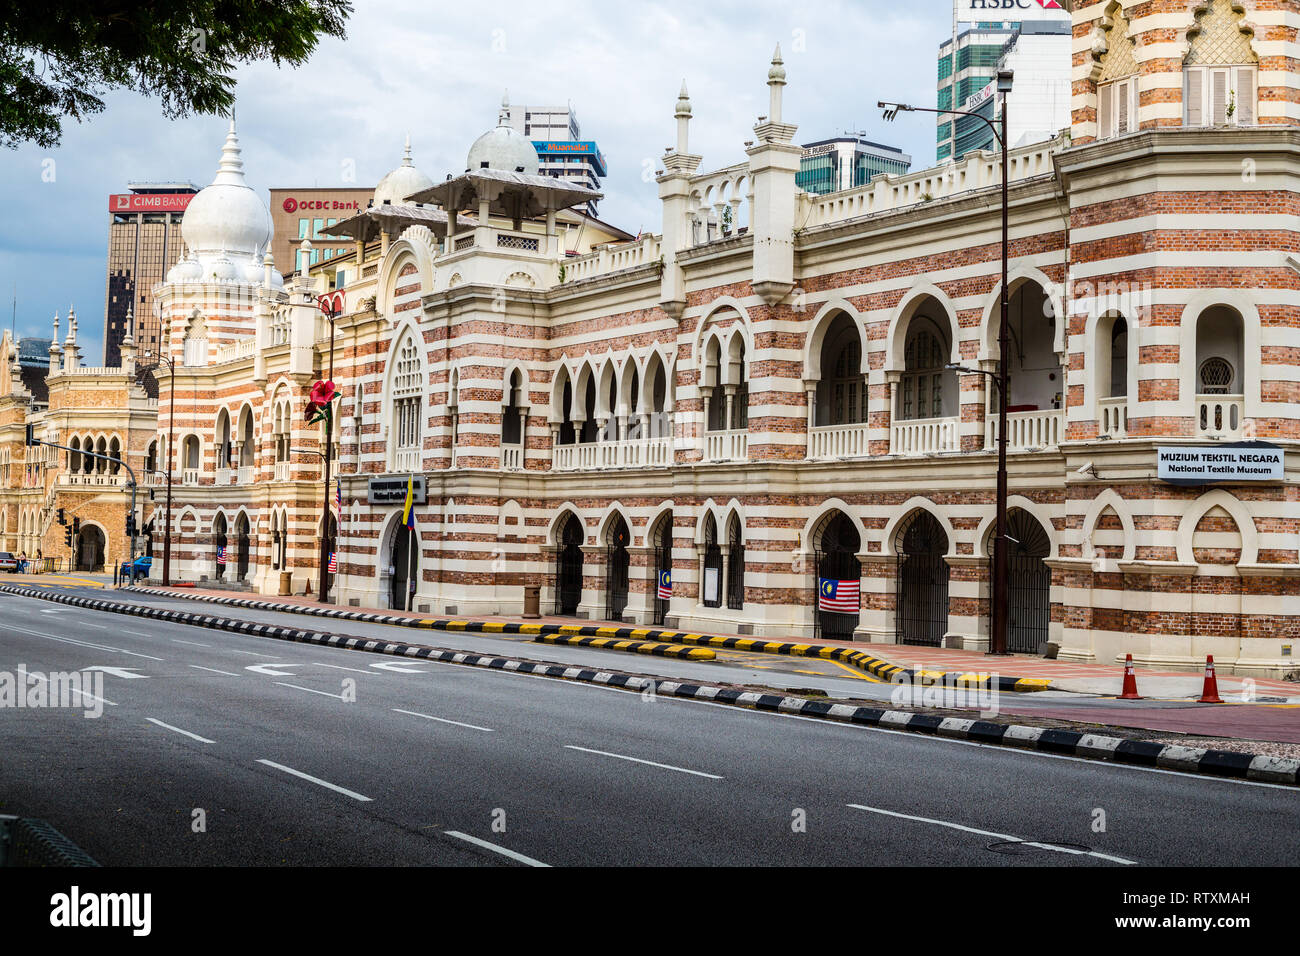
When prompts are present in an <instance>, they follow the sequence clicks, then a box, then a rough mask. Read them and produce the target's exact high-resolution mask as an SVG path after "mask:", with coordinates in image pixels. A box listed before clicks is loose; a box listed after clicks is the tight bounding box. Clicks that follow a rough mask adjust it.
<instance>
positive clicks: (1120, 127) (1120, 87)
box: [1115, 80, 1129, 135]
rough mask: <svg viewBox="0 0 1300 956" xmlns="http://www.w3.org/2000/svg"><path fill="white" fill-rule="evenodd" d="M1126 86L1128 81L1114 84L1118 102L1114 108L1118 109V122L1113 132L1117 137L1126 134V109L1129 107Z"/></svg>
mask: <svg viewBox="0 0 1300 956" xmlns="http://www.w3.org/2000/svg"><path fill="white" fill-rule="evenodd" d="M1128 84H1129V81H1128V80H1124V81H1123V82H1122V83H1116V84H1115V96H1116V98H1117V99H1118V100H1119V102H1118V103H1117V104H1116V106H1117V107H1118V108H1117V110H1116V112H1117V113H1118V114H1119V122H1118V123H1117V124H1116V127H1115V132H1116V134H1118V135H1123V134H1124V133H1127V132H1128V107H1129V102H1128V99H1129V96H1128Z"/></svg>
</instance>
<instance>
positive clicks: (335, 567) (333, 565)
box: [330, 551, 339, 574]
mask: <svg viewBox="0 0 1300 956" xmlns="http://www.w3.org/2000/svg"><path fill="white" fill-rule="evenodd" d="M338 573H339V561H338V552H337V551H331V552H330V574H338Z"/></svg>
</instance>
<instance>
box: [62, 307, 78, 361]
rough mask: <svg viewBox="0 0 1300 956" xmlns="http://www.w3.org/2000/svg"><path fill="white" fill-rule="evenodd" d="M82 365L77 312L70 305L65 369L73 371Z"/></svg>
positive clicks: (65, 342) (64, 343)
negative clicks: (78, 340) (78, 344)
mask: <svg viewBox="0 0 1300 956" xmlns="http://www.w3.org/2000/svg"><path fill="white" fill-rule="evenodd" d="M80 365H81V349H80V348H79V347H78V346H77V313H76V312H75V311H74V310H73V308H72V306H68V337H67V338H66V339H64V340H63V370H64V371H65V372H71V371H73V370H74V369H76V368H77V367H79V366H80Z"/></svg>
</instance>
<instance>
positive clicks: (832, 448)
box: [808, 422, 867, 458]
mask: <svg viewBox="0 0 1300 956" xmlns="http://www.w3.org/2000/svg"><path fill="white" fill-rule="evenodd" d="M866 455H867V424H866V422H858V423H856V424H852V425H819V426H818V427H816V428H814V429H813V430H812V431H811V432H809V433H808V457H809V458H865V457H866Z"/></svg>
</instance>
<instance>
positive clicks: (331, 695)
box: [273, 681, 347, 701]
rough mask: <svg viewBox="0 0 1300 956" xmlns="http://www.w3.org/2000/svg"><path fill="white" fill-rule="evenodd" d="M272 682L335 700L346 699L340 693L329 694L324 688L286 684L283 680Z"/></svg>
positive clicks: (277, 685) (279, 685) (278, 685)
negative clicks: (316, 688)
mask: <svg viewBox="0 0 1300 956" xmlns="http://www.w3.org/2000/svg"><path fill="white" fill-rule="evenodd" d="M273 683H274V684H275V686H276V687H292V688H293V689H294V690H305V691H306V692H307V693H309V694H320V695H321V696H322V697H333V698H334V699H335V700H343V701H346V700H347V698H346V697H344V696H343V695H342V694H331V693H330V692H329V691H326V690H315V689H314V688H311V687H299V686H298V685H297V684H286V683H284V682H283V681H273Z"/></svg>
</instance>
